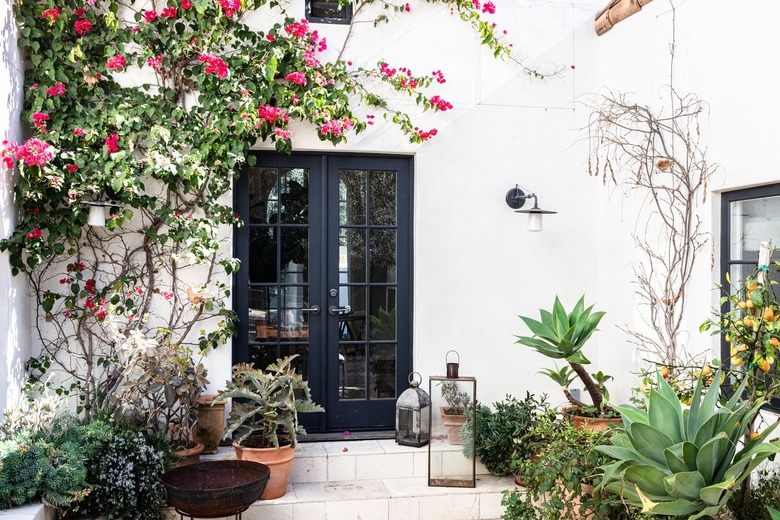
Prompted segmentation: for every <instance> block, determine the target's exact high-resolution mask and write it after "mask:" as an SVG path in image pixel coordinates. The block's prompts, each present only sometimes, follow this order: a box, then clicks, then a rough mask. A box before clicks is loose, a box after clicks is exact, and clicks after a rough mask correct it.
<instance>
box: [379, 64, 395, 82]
mask: <svg viewBox="0 0 780 520" xmlns="http://www.w3.org/2000/svg"><path fill="white" fill-rule="evenodd" d="M379 71H380V72H381V73H382V74H384V75H385V77H386V78H388V79H389V78H392V77H393V76H395V73H396V72H398V71H397V70H396V69H392V68H390V65H388V64H387V63H382V65H380V66H379Z"/></svg>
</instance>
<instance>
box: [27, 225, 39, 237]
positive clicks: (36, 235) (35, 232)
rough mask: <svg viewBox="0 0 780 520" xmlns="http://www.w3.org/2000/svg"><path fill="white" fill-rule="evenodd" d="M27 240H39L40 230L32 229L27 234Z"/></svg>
mask: <svg viewBox="0 0 780 520" xmlns="http://www.w3.org/2000/svg"><path fill="white" fill-rule="evenodd" d="M27 238H29V239H31V240H35V239H38V238H41V230H40V229H38V228H33V230H32V231H30V232H29V233H27Z"/></svg>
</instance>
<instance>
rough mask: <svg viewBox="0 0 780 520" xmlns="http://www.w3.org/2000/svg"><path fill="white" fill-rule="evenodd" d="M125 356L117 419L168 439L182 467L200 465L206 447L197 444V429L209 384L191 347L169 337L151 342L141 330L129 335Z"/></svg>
mask: <svg viewBox="0 0 780 520" xmlns="http://www.w3.org/2000/svg"><path fill="white" fill-rule="evenodd" d="M120 352H121V353H122V356H123V357H125V359H124V360H123V361H124V363H123V365H124V367H125V368H124V371H123V373H122V376H123V377H122V381H123V382H122V385H121V386H120V389H119V392H118V393H117V395H116V403H117V414H119V416H121V417H122V418H124V419H130V420H133V421H142V422H143V423H144V424H145V426H144V427H145V429H146V431H147V432H150V433H151V432H159V433H162V434H163V435H164V436H165V437H167V438H168V440H169V441H170V442H171V446H172V448H173V450H174V454H175V455H177V456H179V457H180V458H181V460H180V461H179V463H178V464H179V465H182V464H192V463H195V462H198V460H199V458H200V453H201V452H202V451H203V448H204V446H203V444H201V443H198V442H196V441H195V439H194V436H193V433H194V432H193V430H194V425H195V423H196V421H197V403H198V398H199V397H200V395H201V393H202V392H203V391H204V390H205V388H206V385H207V384H208V383H209V381H208V379H206V375H207V371H206V368H205V367H204V366H203V363H202V362H201V361H197V362H196V361H195V360H194V358H193V352H192V349H191V348H190V347H188V346H186V345H182V344H180V343H172V342H170V341H168V339H167V336H165V335H163V336H161V337H160V338H156V339H153V338H148V337H146V336H144V335H143V333H142V332H141V331H140V330H138V329H136V330H134V331H131V332H129V333H128V335H127V336H125V341H123V344H122V346H121V349H120Z"/></svg>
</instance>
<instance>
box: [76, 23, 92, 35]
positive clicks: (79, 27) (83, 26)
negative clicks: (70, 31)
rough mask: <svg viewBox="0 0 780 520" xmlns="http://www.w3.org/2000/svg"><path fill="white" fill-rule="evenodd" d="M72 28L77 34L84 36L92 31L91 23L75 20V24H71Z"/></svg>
mask: <svg viewBox="0 0 780 520" xmlns="http://www.w3.org/2000/svg"><path fill="white" fill-rule="evenodd" d="M73 27H74V28H75V29H76V32H77V33H79V34H80V35H84V34H86V33H88V32H89V31H90V30H91V29H92V22H90V21H89V20H77V21H76V23H74V24H73Z"/></svg>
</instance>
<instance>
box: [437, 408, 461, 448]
mask: <svg viewBox="0 0 780 520" xmlns="http://www.w3.org/2000/svg"><path fill="white" fill-rule="evenodd" d="M444 410H447V408H446V407H444V406H440V407H439V411H440V412H441V423H442V424H443V425H444V426H445V427H446V428H447V438H448V439H449V441H450V444H462V443H461V440H460V427H461V426H463V424H464V423H465V422H466V416H465V415H455V414H446V413H444Z"/></svg>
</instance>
